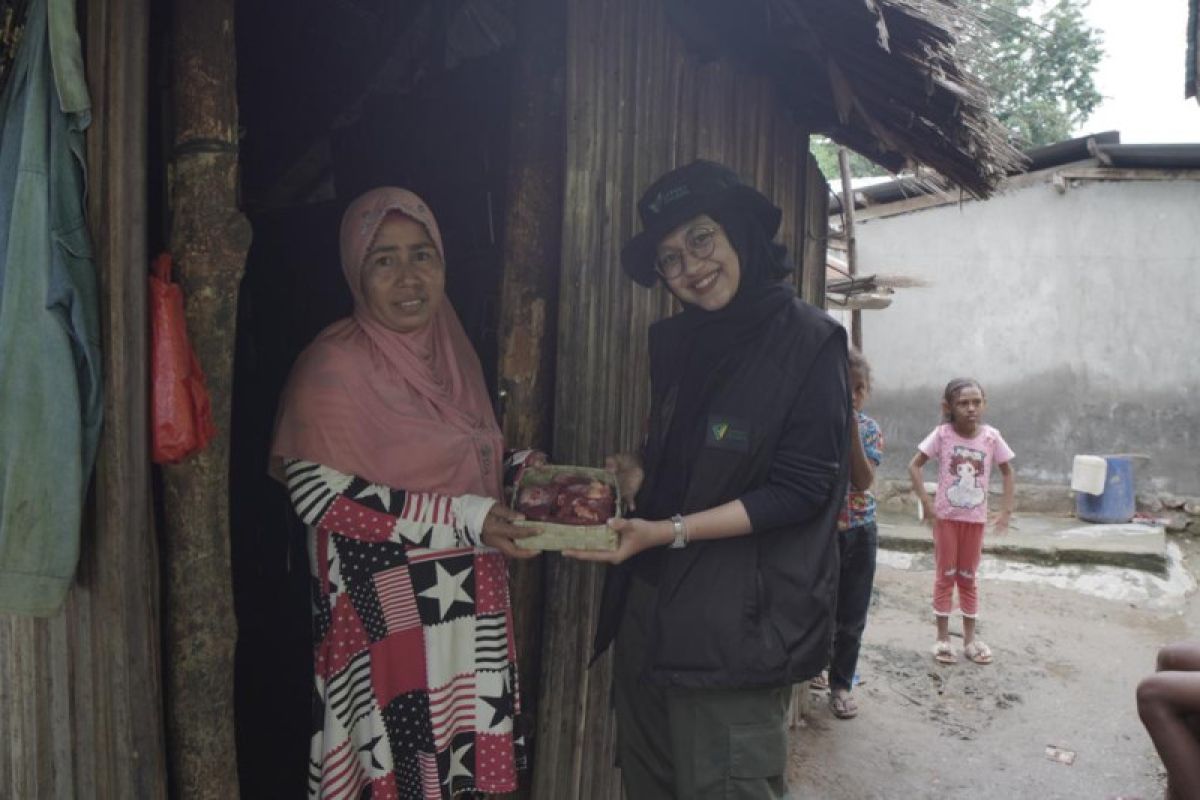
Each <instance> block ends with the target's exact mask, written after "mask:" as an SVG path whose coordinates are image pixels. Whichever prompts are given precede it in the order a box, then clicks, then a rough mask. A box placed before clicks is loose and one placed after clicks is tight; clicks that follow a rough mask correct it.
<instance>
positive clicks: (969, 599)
mask: <svg viewBox="0 0 1200 800" xmlns="http://www.w3.org/2000/svg"><path fill="white" fill-rule="evenodd" d="M982 555H983V523H982V522H955V521H953V520H944V519H939V520H938V521H937V522H936V523H934V526H933V559H934V562H935V564H936V565H937V566H936V570H937V573H936V575H935V576H934V579H933V613H934V614H937V615H938V616H939V617H948V616H950V610H951V609H952V608H953V607H954V603H953V596H954V587H955V585H956V584H957V586H958V605H959V607H960V608H961V609H962V613H963V616H964V617H971V618H972V619H974V617H975V615H976V613H978V611H979V591H978V586H979V584H978V581H977V577H976V572H977V571H978V570H979V558H980V556H982Z"/></svg>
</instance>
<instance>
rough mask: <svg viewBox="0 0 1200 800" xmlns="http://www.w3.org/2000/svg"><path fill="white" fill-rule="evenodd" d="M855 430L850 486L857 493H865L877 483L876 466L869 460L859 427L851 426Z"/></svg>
mask: <svg viewBox="0 0 1200 800" xmlns="http://www.w3.org/2000/svg"><path fill="white" fill-rule="evenodd" d="M851 427H852V428H853V429H854V433H853V435H852V437H851V438H852V439H853V440H854V441H852V442H851V443H850V486H851V487H853V489H854V490H855V491H856V492H865V491H866V490H867V489H870V488H871V484H873V483H875V465H874V464H872V463H871V459H869V458H867V448H866V447H865V446H864V445H863V440H862V435H861V434H860V433H859V432H858V425H856V424H851Z"/></svg>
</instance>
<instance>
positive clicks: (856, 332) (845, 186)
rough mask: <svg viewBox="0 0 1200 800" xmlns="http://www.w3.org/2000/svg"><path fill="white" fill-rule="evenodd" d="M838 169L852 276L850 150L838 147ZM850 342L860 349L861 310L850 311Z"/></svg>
mask: <svg viewBox="0 0 1200 800" xmlns="http://www.w3.org/2000/svg"><path fill="white" fill-rule="evenodd" d="M838 170H839V171H840V172H841V173H842V234H843V236H845V239H846V272H847V273H849V275H850V277H851V278H853V277H854V276H855V275H856V274H858V253H857V246H856V244H855V241H854V189H853V188H851V184H850V152H849V151H848V150H846V148H844V147H839V148H838ZM850 342H851V344H853V345H854V346H855V347H856V348H857V349H859V350H862V312H861V311H859V310H858V309H857V308H856V309H854V310H853V311H851V312H850Z"/></svg>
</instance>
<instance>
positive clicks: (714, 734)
mask: <svg viewBox="0 0 1200 800" xmlns="http://www.w3.org/2000/svg"><path fill="white" fill-rule="evenodd" d="M638 211H639V214H640V216H641V221H642V228H643V230H642V232H641V233H640V234H638V235H637V236H635V237H634V238H633V239H632V240H630V241H629V243H628V244H626V246H625V248H624V249H623V251H622V253H621V262H622V266H623V267H624V268H625V271H626V272H627V273H628V274H629V276H630V277H632V278H633V279H634V280H635V281H637V282H638V283H640V284H641V285H643V286H647V287H651V286H653V285H654V284H655V283H656V282H658V281H661V282H662V283H663V284H664V285H665V286H666V288H667V290H668V291H670V292H671V293H672V294H673V295H674V296H675V297H676V298H677V299H678V300H679V301H680V302H681V303H682V305H683V311H682V313H679V314H677V315H675V316H673V317H670V318H668V319H665V320H662V321H660V322H657V323H655V324H654V325H652V326H651V328H650V388H651V398H652V399H651V412H650V414H651V416H650V420H649V427H648V435H647V438H646V441H645V443H644V444H643V447H642V450H641V453H640V454H638V455H636V456H634V455H631V454H623V455H619V456H614V457H612V458H611V459H610V461H609V468H610V469H612V470H614V471H616V472H617V475H618V478H619V479H620V481H621V483H622V493H623V494H624V495H625V496H626V497H632V498H634V500H633V503H631V505H630V508H631V513H634V514H636V515H637V516H636V517H634V518H631V519H622V520H613V521H612V522H611V523H610V524H611V526H612V527H613V528H614V529H615V530H616V531H617V532H618V533H619V534H620V544H619V546H618V549H617V550H616V551H614V552H611V553H592V552H589V553H582V552H576V553H568V555H571V556H573V557H576V558H580V559H584V560H594V561H607V562H610V563H612V564H613V565H614V566H613V568H611V569H610V570H609V572H608V575H607V577H606V582H605V589H604V602H603V604H602V607H601V612H600V619H599V624H598V630H597V635H596V646H597V652H600V651H603V650H604V649H605V648H606V647H607V646H608V645H609V644H610V643H611V642H612V641H613V640H614V639H615V640H616V648H617V649H616V662H615V674H614V701H615V706H616V712H617V724H618V727H617V731H618V758H619V763H620V766H621V769H622V774H623V780H624V782H625V791H626V796H628V797H636V798H638V800H654V799H655V798H707V797H731V796H736V797H740V798H741V797H744V798H760V797H761V798H778V797H786V796H788V795H787V785H786V780H785V771H786V770H785V767H786V763H787V733H786V728H785V714H786V710H787V703H788V698H789V696H790V687H791V685H792V684H793V683H796V682H798V681H802V680H806V679H808V678H810V677H812V676H814V675H816V674H817V673H819V672H820V671H821V668H822V667H823V666H824V663H825V661H826V660H827V658H828V655H829V648H830V640H831V635H832V627H831V625H832V618H833V605H834V597H835V594H836V588H837V541H836V539H835V535H836V534H835V520H836V516H837V512H838V506H839V503H840V501H841V499H842V497H843V496H844V494H845V491H846V482H847V473H848V470H847V462H848V453H849V442H850V439H849V420H850V394H849V391H848V384H847V374H846V363H847V353H846V336H845V332H844V330H843V329H842V328H841V326H839V325H838V324H837V323H836V322H834V321H833V320H832V319H830V318H829V317H828V316H827V315H825V314H824V313H823V312H821V311H819V310H817V309H815V308H813V307H811V306H809V305H807V304H805V303H804V302H803V301H801V300H799V299H797V297H796V296H795V292H794V290H793V289H792V288H791V286H790V285H788V283H786V282H785V280H784V279H785V278H786V277H787V276H788V274H789V272H790V267H789V266H788V265H787V263H786V261H785V256H786V253H785V250H784V248H783V247H782V246H781V245H779V244H777V243H774V242H773V241H772V240H773V238H774V236H775V233H776V232H777V231H778V229H779V223H780V218H781V213H780V211H779V209H778V208H776V207H775V206H774V205H772V204H771V202H770V201H769V200H767V198H766V197H764V196H763V195H762V194H760V193H759V192H757V191H755V190H754V189H752V188H751V187H749V186H747V185H745V184H743V183H742V182H741V181H740V180H739V179H738V178H737V176H736V175H735V174H734V173H732V172H731V171H730V170H728V169H727V168H725V167H723V166H720V165H718V164H714V163H711V162H706V161H697V162H694V163H692V164H689V165H688V166H685V167H681V168H679V169H676V170H674V171H672V172H669V173H667V174H666V175H664V176H662V177H661V178H659V179H658V180H657V181H656V182H655V183H654V184H653V185H652V186H650V188H649V189H647V190H646V193H645V194H644V195H643V197H642V199H641V201H640V202H639V204H638Z"/></svg>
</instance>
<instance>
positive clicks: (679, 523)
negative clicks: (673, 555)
mask: <svg viewBox="0 0 1200 800" xmlns="http://www.w3.org/2000/svg"><path fill="white" fill-rule="evenodd" d="M671 527H672V528H673V529H674V531H675V540H674V541H673V542H671V544H669V545H668V547H670V548H671V549H672V550H679V549H680V548H683V547H687V543H688V537H687V525H685V524H684V523H683V516H682V515H680V514H675V515H674V516H672V517H671Z"/></svg>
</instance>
